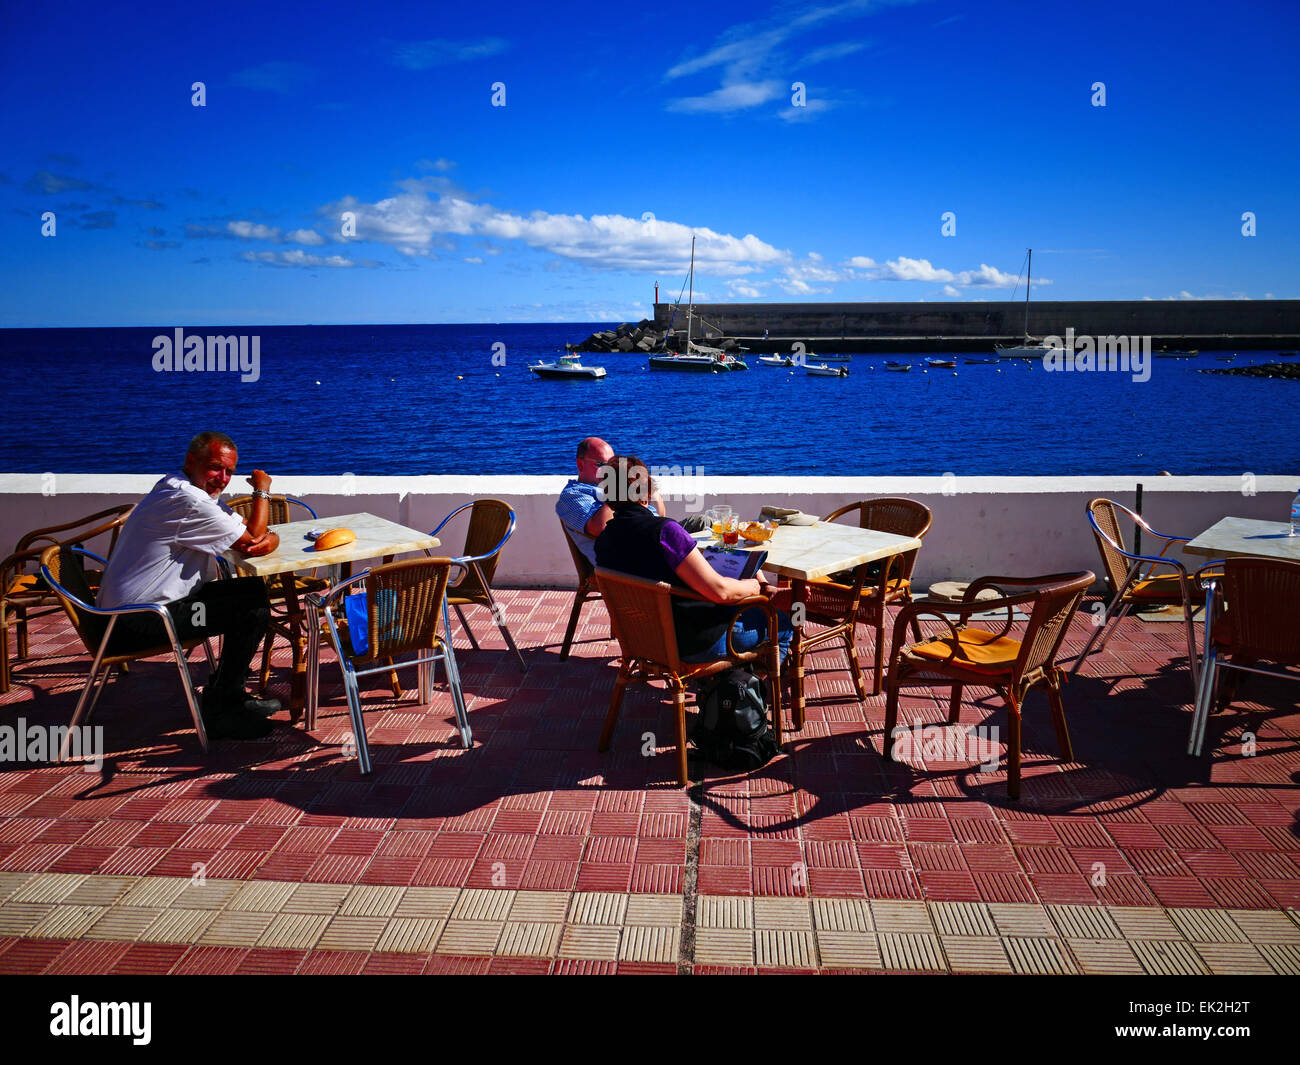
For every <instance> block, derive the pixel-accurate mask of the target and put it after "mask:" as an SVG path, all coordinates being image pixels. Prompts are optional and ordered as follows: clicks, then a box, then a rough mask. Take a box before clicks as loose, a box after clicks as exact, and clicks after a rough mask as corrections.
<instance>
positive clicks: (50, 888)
mask: <svg viewBox="0 0 1300 1065" xmlns="http://www.w3.org/2000/svg"><path fill="white" fill-rule="evenodd" d="M85 879H86V877H85V874H83V873H37V874H36V875H35V876H33V877H32V878H31V879H30V880H28V881H27V883H25V884H23V886H22V887H20V888H19V889H18V890H17V891H15V892H14V893H13V894H12V895H11V896H10V901H11V902H48V903H55V902H63V901H64V900H65V899H66V898H67V897H68V896H69V895H70V894H72V892H74V891H76V889H77V888H78V887H80V886H81V884H82V882H83V881H84V880H85Z"/></svg>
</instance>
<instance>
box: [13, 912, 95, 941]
mask: <svg viewBox="0 0 1300 1065" xmlns="http://www.w3.org/2000/svg"><path fill="white" fill-rule="evenodd" d="M104 911H105V908H104V907H103V906H55V907H54V908H53V909H51V910H50V912H49V913H47V914H46V915H45V916H44V917H43V918H41V921H40V923H39V924H37V925H36V926H35V927H34V928H33V929H32V930H31V931H30V932H28V933H27V935H29V936H32V937H33V938H35V937H44V938H49V939H79V938H80V937H81V934H82V933H83V932H85V931H86V929H88V928H90V927H91V926H92V925H93V924H94V923H95V922H96V921H98V920H99V919H100V918H101V917H102V916H103V915H104Z"/></svg>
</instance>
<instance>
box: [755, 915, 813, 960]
mask: <svg viewBox="0 0 1300 1065" xmlns="http://www.w3.org/2000/svg"><path fill="white" fill-rule="evenodd" d="M756 901H757V900H756ZM755 916H757V915H755ZM754 944H755V947H756V950H755V960H756V962H757V964H759V965H770V966H782V967H789V968H795V969H812V968H815V967H816V965H817V946H816V942H815V940H814V938H813V933H812V931H811V929H809V930H807V931H804V930H801V929H794V928H759V929H758V930H757V931H755V933H754Z"/></svg>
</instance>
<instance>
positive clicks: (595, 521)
mask: <svg viewBox="0 0 1300 1065" xmlns="http://www.w3.org/2000/svg"><path fill="white" fill-rule="evenodd" d="M613 457H614V449H613V448H612V447H610V446H609V444H607V443H606V442H605V441H604V440H602V439H601V438H600V437H598V436H588V437H586V438H584V439H583V440H582V441H581V442H579V444H578V476H577V477H576V478H574V479H573V480H571V481H570V482H569V483H568V484H566V485H565V486H564V490H563V491H562V492H561V493H560V498H559V499H558V500H557V501H556V503H555V513H556V514H558V515H559V518H560V521H562V522H564V526H565V528H566V529H568V531H569V535H570V536H571V537H572V538H573V542H574V543H575V544H576V545H577V547H578V550H579V551H581V552H582V553H583V554H584V555H585V556H586V557H587V560H588V561H589V562H590V563H591V564H592V565H593V566H594V565H596V546H595V545H596V537H597V536H599V535H600V534H601V533H602V532H603V531H604V529H605V523H606V522H608V521H609V519H610V518H612V517H613V516H614V512H613V511H612V510H610V509H609V507H608V506H607V505H606V503H605V500H604V499H603V498H602V496H601V492H600V468H601V467H602V466H604V465H606V464H607V463H608V462H609V461H610V460H611V459H612V458H613ZM647 506H649V507H651V509H653V510H654V511H655V512H656V513H657V514H658V515H659V516H660V517H667V513H666V512H665V510H664V501H663V498H662V497H661V496H660V495H659V490H658V489H657V488H656V489H655V492H654V495H653V496H651V497H650V503H648V504H647Z"/></svg>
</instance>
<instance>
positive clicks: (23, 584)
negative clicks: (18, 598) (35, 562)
mask: <svg viewBox="0 0 1300 1065" xmlns="http://www.w3.org/2000/svg"><path fill="white" fill-rule="evenodd" d="M49 590H50V589H49V585H47V584H46V583H45V579H44V578H43V577H42V576H41V575H40V574H39V573H27V574H24V575H23V576H21V577H15V578H14V580H13V583H11V584H10V585H9V587H8V588H6V589H5V595H34V594H38V593H46V594H48V593H49Z"/></svg>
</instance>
